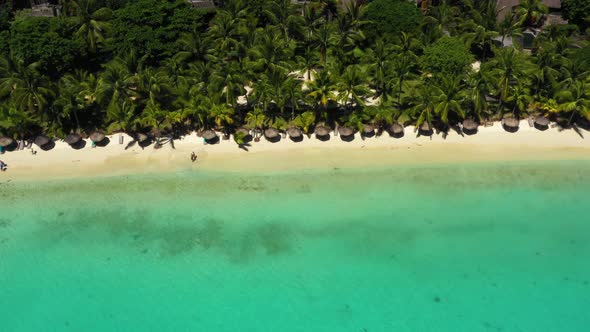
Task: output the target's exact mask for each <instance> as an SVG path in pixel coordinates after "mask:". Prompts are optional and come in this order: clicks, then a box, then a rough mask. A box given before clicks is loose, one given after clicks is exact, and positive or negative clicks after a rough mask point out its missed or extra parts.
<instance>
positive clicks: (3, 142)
mask: <svg viewBox="0 0 590 332" xmlns="http://www.w3.org/2000/svg"><path fill="white" fill-rule="evenodd" d="M12 143H14V140H13V139H12V138H10V137H0V146H1V147H3V148H5V147H7V146H10V145H12Z"/></svg>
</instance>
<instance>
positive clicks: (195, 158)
mask: <svg viewBox="0 0 590 332" xmlns="http://www.w3.org/2000/svg"><path fill="white" fill-rule="evenodd" d="M196 160H197V154H196V153H194V152H192V153H191V161H192V162H193V163H194V162H195V161H196Z"/></svg>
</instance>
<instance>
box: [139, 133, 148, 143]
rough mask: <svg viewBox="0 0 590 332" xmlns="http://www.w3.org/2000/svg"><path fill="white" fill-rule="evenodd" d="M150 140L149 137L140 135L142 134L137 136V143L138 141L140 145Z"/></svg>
mask: <svg viewBox="0 0 590 332" xmlns="http://www.w3.org/2000/svg"><path fill="white" fill-rule="evenodd" d="M148 138H149V137H148V135H146V134H141V133H140V134H137V141H138V142H139V143H143V142H145V141H147V140H148Z"/></svg>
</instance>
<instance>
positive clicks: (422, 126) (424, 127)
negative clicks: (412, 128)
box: [420, 121, 432, 131]
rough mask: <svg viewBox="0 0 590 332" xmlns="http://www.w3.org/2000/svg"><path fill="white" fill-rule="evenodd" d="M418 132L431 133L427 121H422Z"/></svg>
mask: <svg viewBox="0 0 590 332" xmlns="http://www.w3.org/2000/svg"><path fill="white" fill-rule="evenodd" d="M420 130H422V131H431V130H432V127H431V126H430V123H428V121H424V122H422V124H421V125H420Z"/></svg>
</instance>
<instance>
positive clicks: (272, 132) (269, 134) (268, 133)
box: [264, 128, 280, 138]
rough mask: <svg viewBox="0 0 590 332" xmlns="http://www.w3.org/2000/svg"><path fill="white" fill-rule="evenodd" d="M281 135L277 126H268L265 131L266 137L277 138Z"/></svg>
mask: <svg viewBox="0 0 590 332" xmlns="http://www.w3.org/2000/svg"><path fill="white" fill-rule="evenodd" d="M279 135H280V133H279V131H278V130H277V129H275V128H268V129H266V130H265V131H264V137H266V138H276V137H277V136H279Z"/></svg>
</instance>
